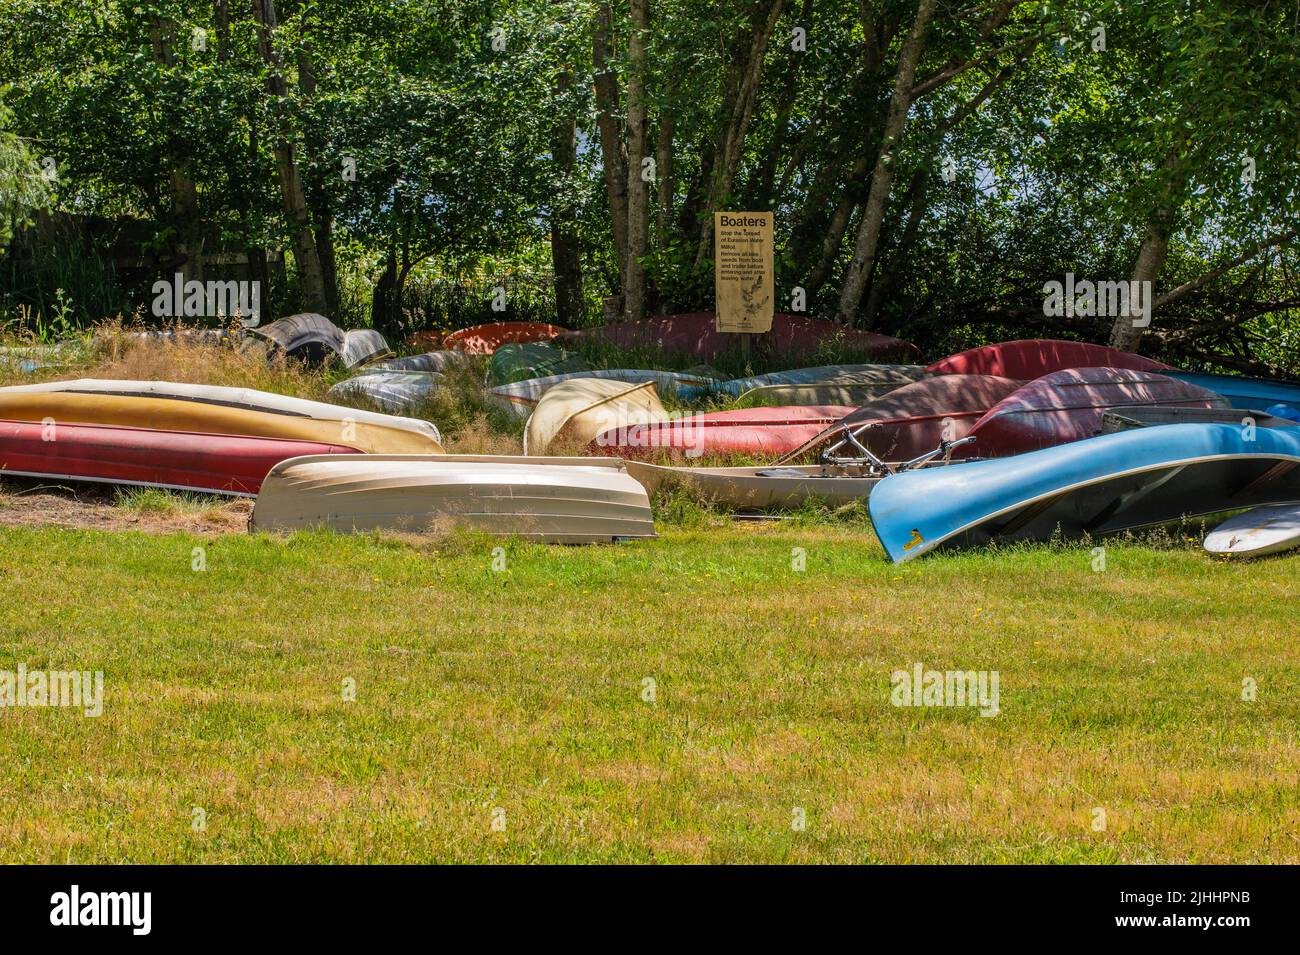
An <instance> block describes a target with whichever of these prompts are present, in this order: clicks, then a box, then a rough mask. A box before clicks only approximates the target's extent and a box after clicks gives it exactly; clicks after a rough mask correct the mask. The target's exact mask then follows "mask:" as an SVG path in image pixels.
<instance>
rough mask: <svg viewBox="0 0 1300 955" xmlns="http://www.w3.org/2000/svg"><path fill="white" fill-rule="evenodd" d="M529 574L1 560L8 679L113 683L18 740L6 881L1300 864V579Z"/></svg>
mask: <svg viewBox="0 0 1300 955" xmlns="http://www.w3.org/2000/svg"><path fill="white" fill-rule="evenodd" d="M199 545H202V546H205V547H206V566H207V569H206V570H205V571H200V572H196V571H194V570H192V569H191V567H192V561H193V548H194V547H195V546H199ZM496 546H501V545H500V542H497V541H493V540H489V539H487V538H482V537H476V536H472V535H469V536H454V537H452V538H450V539H448V540H445V541H443V542H441V543H437V544H431V543H419V542H414V543H412V542H404V541H396V540H392V539H387V540H384V539H379V538H375V537H360V538H343V537H336V536H330V535H304V536H299V537H295V538H292V539H279V538H270V537H265V536H251V537H250V536H242V535H228V536H223V537H219V538H215V539H212V538H207V539H202V540H201V539H199V538H196V537H191V536H188V535H185V534H173V535H170V536H162V537H160V536H148V535H145V534H139V533H104V532H94V531H81V530H58V529H53V528H23V527H19V528H8V529H4V530H0V669H14V668H16V666H17V664H18V663H20V662H21V663H25V664H26V666H27V667H28V669H29V670H31V669H41V668H43V669H47V670H59V669H63V670H71V669H78V670H103V671H104V675H105V695H104V713H103V715H102V716H101V717H99V718H87V717H85V716H83V715H81V713H80V712H79V711H71V710H67V709H36V708H6V709H0V740H2V741H3V753H4V759H3V761H0V861H4V862H142V863H143V862H236V861H237V862H326V861H338V862H359V861H368V862H423V861H538V862H567V861H651V860H654V861H695V860H703V861H724V862H782V861H788V862H837V861H838V862H877V861H878V862H886V861H887V862H1178V861H1194V862H1296V861H1300V750H1298V749H1297V728H1298V726H1300V719H1298V717H1300V648H1298V647H1297V637H1298V636H1300V625H1298V624H1297V622H1296V616H1297V608H1298V606H1300V602H1298V601H1297V597H1300V559H1296V558H1283V559H1276V560H1269V561H1260V562H1256V563H1251V564H1240V565H1234V564H1224V563H1220V562H1217V561H1214V560H1212V559H1210V558H1208V557H1207V556H1205V555H1204V554H1202V553H1201V551H1200V550H1199V548H1198V547H1197V546H1196V545H1195V544H1194V543H1192V544H1187V545H1186V546H1175V547H1172V548H1166V549H1153V548H1149V547H1144V546H1137V545H1119V544H1112V545H1110V546H1109V547H1108V549H1107V554H1106V569H1105V571H1104V572H1095V571H1094V570H1093V569H1092V562H1093V561H1092V556H1091V553H1090V551H1089V550H1088V549H1087V548H1050V547H1041V548H1025V549H1019V550H1013V551H1001V552H992V551H985V552H978V553H971V554H967V555H962V556H957V557H936V558H930V559H926V560H923V561H917V562H915V563H913V564H909V565H906V566H904V567H901V568H900V567H894V566H893V565H891V564H889V563H887V562H886V561H885V560H884V558H883V555H882V552H881V549H880V547H879V545H878V544H877V543H876V541H875V538H874V537H873V536H872V534H871V533H870V531H869V530H866V529H863V528H859V527H835V526H826V525H820V526H819V525H813V524H804V525H800V524H793V525H792V524H765V525H762V526H744V525H740V526H735V527H724V528H717V527H701V528H695V529H691V528H685V527H678V528H677V529H669V530H666V531H665V533H664V534H663V536H662V537H661V538H660V539H658V540H655V541H652V542H643V543H637V544H628V545H620V546H608V547H587V548H562V547H542V546H533V545H525V544H520V543H506V544H505V545H504V546H505V548H506V551H507V556H506V565H507V569H506V570H505V571H504V572H494V570H493V569H492V562H493V554H492V549H493V548H494V547H496ZM794 548H803V550H804V552H805V554H806V569H805V570H803V571H801V572H800V571H796V570H793V569H792V566H791V562H792V550H793V549H794ZM915 663H923V664H924V665H925V666H926V667H927V668H933V669H940V670H945V669H961V670H996V671H998V673H999V675H1000V689H1001V699H1000V707H1001V712H1000V714H999V715H998V716H996V717H994V718H983V717H981V716H980V715H979V713H978V711H976V710H975V709H971V708H899V707H895V706H893V705H891V702H890V690H891V685H890V674H891V672H892V671H894V670H896V669H906V668H910V667H911V666H912V665H913V664H915ZM647 678H648V679H652V680H653V681H655V684H654V691H655V692H654V696H655V699H654V701H653V702H650V701H647V700H646V699H644V698H643V697H645V696H647V695H649V694H648V692H647V690H646V686H647V684H646V683H645V681H646V680H647ZM1245 678H1251V679H1253V680H1254V681H1255V682H1256V684H1257V698H1256V699H1255V700H1254V701H1253V702H1248V701H1243V699H1242V687H1243V680H1244V679H1245ZM348 680H352V681H355V687H356V691H355V701H346V700H344V698H343V696H344V692H343V690H344V686H345V681H348ZM196 809H197V810H202V813H201V816H200V814H199V813H196ZM1098 809H1101V810H1104V813H1105V827H1104V829H1102V830H1100V831H1098V830H1097V829H1096V828H1094V827H1095V826H1096V825H1097V823H1098V822H1099V821H1100V818H1101V817H1100V816H1099V815H1098V813H1097V810H1098ZM798 811H802V815H803V817H804V818H805V819H806V826H805V827H804V828H803V829H802V831H800V830H798V829H797V828H796V826H795V825H794V821H795V820H796V818H797V817H798V815H799V812H798ZM200 818H201V819H202V821H203V822H204V825H203V826H202V827H200V828H198V829H197V830H196V820H197V819H200ZM494 820H496V821H497V825H496V827H494V825H493V823H494ZM502 823H504V826H502Z"/></svg>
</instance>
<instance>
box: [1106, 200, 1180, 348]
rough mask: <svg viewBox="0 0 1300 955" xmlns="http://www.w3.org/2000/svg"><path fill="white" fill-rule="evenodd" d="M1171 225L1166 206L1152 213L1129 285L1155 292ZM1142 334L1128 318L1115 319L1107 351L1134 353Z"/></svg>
mask: <svg viewBox="0 0 1300 955" xmlns="http://www.w3.org/2000/svg"><path fill="white" fill-rule="evenodd" d="M1173 222H1174V211H1173V209H1172V208H1170V207H1168V206H1162V207H1160V208H1158V209H1156V210H1155V212H1154V213H1152V215H1151V221H1150V222H1148V223H1147V234H1146V238H1145V239H1143V241H1142V248H1141V249H1139V250H1138V257H1137V262H1136V263H1135V264H1134V266H1133V271H1132V273H1130V275H1129V281H1130V282H1150V283H1151V286H1150V287H1151V288H1152V289H1154V288H1155V283H1156V277H1157V276H1159V275H1160V269H1161V268H1162V267H1163V266H1164V264H1165V259H1166V258H1167V257H1168V255H1169V232H1170V229H1171V228H1172V226H1173ZM1143 331H1144V329H1142V328H1139V327H1137V326H1135V325H1134V324H1133V317H1132V316H1131V315H1117V316H1116V317H1115V324H1114V325H1112V326H1111V329H1110V347H1111V348H1118V349H1120V350H1121V351H1130V352H1135V351H1137V348H1138V344H1139V343H1140V342H1141V341H1142V332H1143Z"/></svg>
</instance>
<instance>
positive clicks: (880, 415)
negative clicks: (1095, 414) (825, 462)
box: [782, 375, 1024, 463]
mask: <svg viewBox="0 0 1300 955" xmlns="http://www.w3.org/2000/svg"><path fill="white" fill-rule="evenodd" d="M1023 384H1024V382H1021V381H1016V380H1014V379H1011V378H999V377H997V376H996V375H939V376H936V377H934V378H922V379H921V380H920V381H916V382H913V383H912V384H910V385H904V386H903V387H901V388H896V389H895V390H893V391H891V392H889V393H888V394H886V395H882V396H881V397H879V398H876V399H874V400H872V401H869V402H867V403H866V404H864V405H862V407H860V408H858V409H857V410H856V411H854V412H853V413H852V414H849V415H847V416H845V417H844V418H842V419H841V420H840V421H839V422H837V423H836V424H834V425H832V426H831V427H829V428H827V429H826V430H825V431H823V432H821V433H820V434H818V435H816V436H814V437H813V438H812V439H810V440H809V441H807V442H805V443H804V444H803V445H801V446H800V447H798V448H796V449H795V450H794V451H792V452H791V453H790V454H787V455H786V456H785V457H784V458H783V459H782V463H784V462H787V461H793V460H796V459H797V458H799V457H802V456H803V455H805V454H810V453H812V452H814V451H818V450H820V449H822V448H824V447H826V446H827V445H828V444H830V443H831V442H833V441H835V440H836V439H838V438H840V437H843V436H844V434H845V430H846V429H848V430H851V431H854V432H855V433H858V440H859V441H861V442H862V444H864V445H865V446H866V447H867V448H868V449H869V450H870V451H871V452H872V453H873V454H875V455H876V457H878V458H880V459H881V460H884V461H908V460H910V459H912V458H914V457H916V456H918V455H921V454H924V453H925V452H927V451H932V450H934V448H936V447H938V445H939V442H940V441H943V440H945V439H946V440H949V441H956V440H958V439H960V438H963V437H965V436H966V435H967V434H969V433H970V430H971V428H973V427H974V426H975V422H977V421H978V420H979V419H980V418H982V417H983V416H984V415H985V414H986V413H987V412H988V410H989V409H990V408H992V407H993V406H994V405H996V404H997V403H998V402H999V401H1001V400H1002V399H1003V398H1005V397H1006V396H1007V395H1009V394H1011V393H1013V392H1014V391H1015V390H1016V389H1017V388H1019V387H1020V386H1021V385H1023ZM863 428H865V429H866V430H860V429H863Z"/></svg>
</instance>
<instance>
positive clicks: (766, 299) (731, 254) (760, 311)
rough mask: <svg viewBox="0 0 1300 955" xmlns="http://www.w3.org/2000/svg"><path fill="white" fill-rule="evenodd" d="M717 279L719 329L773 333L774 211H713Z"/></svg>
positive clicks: (714, 262) (715, 278)
mask: <svg viewBox="0 0 1300 955" xmlns="http://www.w3.org/2000/svg"><path fill="white" fill-rule="evenodd" d="M713 270H714V272H713V282H714V290H715V293H716V295H717V316H718V318H717V330H718V331H720V332H748V333H750V334H755V333H758V332H768V331H771V330H772V313H773V312H774V311H775V309H776V290H775V288H774V286H773V281H772V213H770V212H715V213H714V214H713Z"/></svg>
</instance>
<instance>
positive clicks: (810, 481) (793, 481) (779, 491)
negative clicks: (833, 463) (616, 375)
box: [624, 460, 880, 510]
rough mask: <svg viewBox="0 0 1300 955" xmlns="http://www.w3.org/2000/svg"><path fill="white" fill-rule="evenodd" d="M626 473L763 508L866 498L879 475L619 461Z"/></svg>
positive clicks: (649, 487)
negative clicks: (668, 465) (678, 465)
mask: <svg viewBox="0 0 1300 955" xmlns="http://www.w3.org/2000/svg"><path fill="white" fill-rule="evenodd" d="M624 464H625V465H626V466H627V470H628V473H629V474H631V475H632V476H633V477H634V478H636V479H637V480H638V481H640V482H641V484H642V485H643V486H644V487H645V489H646V491H647V492H649V493H650V494H654V493H655V491H657V490H658V489H659V488H661V487H672V486H674V485H676V486H681V487H684V488H687V489H689V490H690V491H691V492H693V493H694V494H695V495H697V496H698V497H700V498H702V499H704V500H706V501H708V502H710V503H712V504H718V505H721V506H723V507H733V508H740V509H756V510H767V509H769V508H780V507H798V506H799V505H800V504H803V503H805V502H806V501H810V500H817V501H821V502H824V503H826V504H828V505H830V506H832V507H839V506H841V505H844V504H850V503H853V502H854V501H860V502H862V503H863V504H865V503H866V502H867V497H868V495H870V493H871V489H872V488H873V487H875V485H876V484H877V483H878V482H879V481H880V478H879V477H875V476H869V475H863V476H857V475H855V474H852V473H850V472H848V471H845V470H840V469H827V468H823V467H820V466H816V465H811V466H802V465H801V466H795V467H790V466H781V467H774V466H768V467H740V468H696V467H665V466H662V465H657V464H644V463H642V462H640V461H632V460H628V461H625V462H624Z"/></svg>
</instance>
